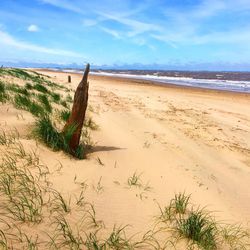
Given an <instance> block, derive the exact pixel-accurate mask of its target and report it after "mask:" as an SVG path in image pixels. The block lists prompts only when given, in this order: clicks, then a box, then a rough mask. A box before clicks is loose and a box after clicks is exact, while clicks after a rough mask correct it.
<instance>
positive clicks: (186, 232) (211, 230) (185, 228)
mask: <svg viewBox="0 0 250 250" xmlns="http://www.w3.org/2000/svg"><path fill="white" fill-rule="evenodd" d="M177 229H178V231H179V234H180V235H181V236H183V237H185V238H187V239H190V240H192V241H193V242H194V243H196V244H197V245H198V246H200V247H202V248H203V249H206V250H210V249H216V233H217V227H216V224H215V222H213V221H212V219H211V218H209V216H208V215H207V214H205V213H204V212H203V211H202V210H200V211H199V210H198V211H192V212H191V213H190V214H189V215H188V217H187V218H180V219H178V221H177Z"/></svg>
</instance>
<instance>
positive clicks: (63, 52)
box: [0, 30, 82, 58]
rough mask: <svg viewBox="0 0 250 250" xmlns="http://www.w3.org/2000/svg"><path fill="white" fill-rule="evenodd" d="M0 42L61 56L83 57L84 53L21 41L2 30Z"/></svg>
mask: <svg viewBox="0 0 250 250" xmlns="http://www.w3.org/2000/svg"><path fill="white" fill-rule="evenodd" d="M0 44H3V45H7V46H9V47H13V48H16V49H22V50H26V51H33V52H39V53H46V54H50V55H60V56H70V57H74V58H81V57H82V55H79V54H78V53H76V52H72V51H68V50H60V49H53V48H47V47H43V46H39V45H35V44H32V43H27V42H24V41H19V40H17V39H15V38H14V37H12V36H11V35H10V34H8V33H6V32H4V31H1V30H0Z"/></svg>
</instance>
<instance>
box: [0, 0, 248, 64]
mask: <svg viewBox="0 0 250 250" xmlns="http://www.w3.org/2000/svg"><path fill="white" fill-rule="evenodd" d="M249 44H250V0H237V1H235V0H99V1H98V0H91V1H84V0H1V1H0V61H10V62H13V61H26V62H41V63H43V62H44V63H45V62H46V63H59V64H69V63H78V64H83V63H84V62H87V61H88V62H90V63H92V64H96V65H102V64H108V65H113V64H134V63H141V64H145V65H146V64H162V65H177V67H178V65H190V64H213V65H219V64H228V65H234V64H238V65H239V64H240V65H244V64H249V60H250V45H249Z"/></svg>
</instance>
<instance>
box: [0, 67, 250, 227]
mask: <svg viewBox="0 0 250 250" xmlns="http://www.w3.org/2000/svg"><path fill="white" fill-rule="evenodd" d="M37 72H39V73H43V74H46V75H49V76H51V77H52V79H53V81H55V82H59V83H63V84H66V85H67V86H69V84H68V83H67V76H68V73H59V72H51V71H45V70H37ZM71 76H72V84H71V87H72V88H73V89H75V88H76V86H77V84H78V83H79V81H80V78H81V75H78V74H71ZM89 82H90V91H89V94H90V96H89V105H90V107H91V110H92V111H93V112H92V113H91V115H92V117H93V120H94V121H95V122H96V123H97V124H98V126H99V129H98V130H97V131H94V132H92V133H91V139H92V141H93V142H94V146H93V150H92V153H90V154H89V155H88V159H87V160H81V161H80V160H74V159H70V158H69V157H68V156H67V155H65V154H64V153H62V152H52V151H51V150H50V149H49V148H46V147H44V146H41V147H40V157H41V159H42V160H43V161H44V162H45V163H46V164H47V165H48V166H49V167H50V168H51V171H55V170H56V169H58V168H59V166H60V164H59V162H60V163H61V164H62V166H63V167H62V169H61V170H60V171H58V172H57V171H55V173H54V174H53V176H52V177H51V182H52V183H53V187H54V188H55V189H57V190H58V191H61V192H62V193H63V194H64V195H65V196H66V197H67V196H70V195H74V194H76V193H79V191H80V185H79V183H81V182H83V181H86V183H87V185H88V188H87V190H86V195H87V197H88V198H87V199H88V200H89V201H90V202H93V204H94V205H95V208H96V212H97V216H98V218H100V219H102V220H103V221H104V222H105V225H106V226H107V228H112V227H113V224H117V225H127V224H130V225H132V226H133V227H132V228H131V230H132V231H133V232H139V231H144V232H145V231H146V230H147V229H149V228H150V226H151V225H152V223H153V216H155V215H157V214H159V208H158V205H157V203H159V204H160V205H167V204H168V203H169V201H170V200H171V198H173V196H174V194H175V193H178V192H183V191H185V192H186V193H187V194H192V198H191V201H192V203H194V204H197V205H200V207H205V206H206V208H207V209H208V210H210V211H214V214H215V215H216V216H217V218H218V219H219V220H222V221H226V222H240V223H243V224H244V225H247V224H248V222H249V221H250V202H249V201H250V189H249V183H250V95H249V94H239V93H229V92H222V91H221V92H220V91H210V90H202V89H194V88H183V87H175V86H165V87H163V86H155V85H152V84H146V83H145V82H144V83H143V82H139V81H138V80H136V81H135V80H130V79H118V78H112V77H101V76H90V79H89ZM6 108H7V106H6V105H5V106H4V107H2V108H1V111H0V112H1V114H0V115H1V118H0V120H1V121H0V122H1V124H2V125H3V124H4V123H6V124H7V125H8V126H15V127H17V129H18V130H20V131H23V132H22V133H25V131H26V132H27V128H28V127H27V125H28V124H32V122H33V121H34V119H33V118H32V116H31V115H30V114H28V113H27V114H26V112H24V111H20V110H18V113H23V114H24V115H23V117H24V119H20V118H18V117H17V111H15V109H14V108H11V107H8V108H9V109H10V111H9V112H8V115H6ZM27 143H28V142H27ZM30 146H32V144H31V145H30ZM134 172H136V173H137V174H141V176H140V178H141V181H142V183H143V184H144V187H145V186H147V185H148V186H150V187H151V190H143V189H142V188H135V187H134V188H129V186H128V185H127V180H128V178H129V177H131V176H132V175H133V173H134ZM98 181H99V185H98ZM77 183H78V184H77Z"/></svg>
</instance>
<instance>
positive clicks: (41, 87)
mask: <svg viewBox="0 0 250 250" xmlns="http://www.w3.org/2000/svg"><path fill="white" fill-rule="evenodd" d="M33 88H34V89H35V90H37V91H39V92H42V93H49V90H48V89H47V88H46V87H45V86H43V85H42V84H40V83H36V84H35V85H34V86H33Z"/></svg>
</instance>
